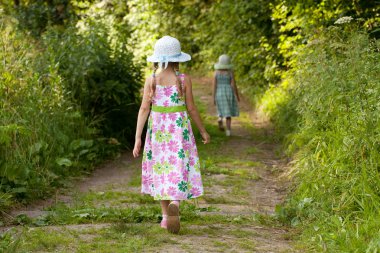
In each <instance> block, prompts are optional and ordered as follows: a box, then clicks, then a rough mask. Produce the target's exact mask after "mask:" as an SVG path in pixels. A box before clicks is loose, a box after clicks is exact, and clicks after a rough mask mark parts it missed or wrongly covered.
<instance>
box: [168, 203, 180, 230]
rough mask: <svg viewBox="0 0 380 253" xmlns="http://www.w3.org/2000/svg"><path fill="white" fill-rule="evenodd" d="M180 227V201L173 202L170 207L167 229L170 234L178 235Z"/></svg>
mask: <svg viewBox="0 0 380 253" xmlns="http://www.w3.org/2000/svg"><path fill="white" fill-rule="evenodd" d="M180 227H181V225H180V222H179V200H173V201H172V202H170V204H169V207H168V222H167V229H168V231H169V232H170V233H174V234H178V232H179V229H180Z"/></svg>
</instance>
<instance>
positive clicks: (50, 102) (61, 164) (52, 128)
mask: <svg viewBox="0 0 380 253" xmlns="http://www.w3.org/2000/svg"><path fill="white" fill-rule="evenodd" d="M2 23H3V24H4V26H3V27H4V28H3V29H2V30H1V31H0V33H1V38H2V39H1V41H0V44H1V51H0V57H1V65H0V72H1V73H2V74H1V79H0V96H1V97H2V98H3V99H2V100H1V101H0V108H1V110H0V122H1V124H0V179H1V183H0V192H1V194H2V195H1V196H0V198H1V202H0V208H2V207H4V206H8V205H9V204H10V203H11V198H14V197H16V198H20V199H21V198H22V199H30V198H35V197H44V196H45V193H46V192H49V191H50V190H51V186H52V185H60V184H62V183H63V181H62V180H63V178H64V177H67V176H68V175H73V174H74V175H75V174H78V172H79V171H81V170H83V169H89V168H91V165H93V164H94V163H96V162H97V161H99V160H100V159H101V157H102V156H103V155H104V152H102V151H101V150H100V147H101V146H102V145H103V144H101V145H100V143H99V142H101V143H102V142H104V141H102V140H97V139H94V137H95V135H94V133H95V130H94V129H93V128H90V127H88V125H89V123H90V122H89V121H87V120H85V118H84V116H83V113H81V111H80V108H79V107H78V106H76V105H75V104H74V103H72V102H71V101H70V100H67V99H65V97H66V92H67V91H65V90H64V89H63V82H64V80H63V79H62V77H61V76H60V75H59V74H58V72H57V68H56V67H55V66H54V65H53V64H50V62H46V61H43V59H42V58H41V57H39V56H40V55H42V54H43V51H42V50H41V49H38V48H37V47H36V46H34V43H33V42H34V41H33V39H32V38H28V37H25V34H20V33H18V32H17V31H15V30H14V26H13V22H11V21H9V19H4V20H2ZM36 59H39V60H40V61H38V60H37V61H36ZM35 63H38V64H39V65H40V67H41V66H45V68H44V69H42V68H40V69H39V71H36V68H37V66H36V64H35ZM61 177H62V178H61Z"/></svg>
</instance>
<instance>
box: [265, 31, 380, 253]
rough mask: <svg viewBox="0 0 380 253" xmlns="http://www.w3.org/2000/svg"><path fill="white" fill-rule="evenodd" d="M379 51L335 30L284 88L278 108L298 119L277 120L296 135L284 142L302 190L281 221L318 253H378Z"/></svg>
mask: <svg viewBox="0 0 380 253" xmlns="http://www.w3.org/2000/svg"><path fill="white" fill-rule="evenodd" d="M379 51H380V44H379V42H378V41H371V40H370V39H369V36H368V35H367V34H365V33H362V32H359V31H357V30H356V29H354V28H352V26H350V25H344V27H343V28H342V27H335V26H331V27H330V28H328V29H325V30H324V31H323V32H322V33H321V35H320V36H319V37H318V38H317V39H314V40H312V41H311V42H310V43H309V44H308V46H307V47H306V48H305V49H304V50H303V53H302V54H301V55H300V56H299V58H298V60H297V61H298V63H297V65H296V66H297V68H296V69H295V71H294V74H293V81H294V83H293V85H291V86H290V88H288V89H284V87H282V88H281V89H282V91H286V95H285V96H286V99H284V101H285V103H278V105H279V106H283V105H285V107H286V108H293V114H292V115H293V116H295V117H292V118H293V121H292V122H287V121H286V115H282V114H278V113H277V114H276V112H275V115H276V119H277V120H278V121H277V122H281V123H282V124H283V127H284V128H288V129H294V131H293V132H291V134H290V135H288V136H287V139H288V141H289V146H288V147H289V148H290V150H292V151H293V152H295V154H294V156H295V162H296V167H297V174H296V175H297V186H296V190H295V192H294V193H293V194H292V196H291V198H290V200H289V202H288V204H287V205H286V206H285V208H282V209H281V208H280V210H279V215H280V217H281V219H283V220H285V221H289V222H290V223H291V224H293V225H303V226H305V227H306V228H307V229H306V231H305V232H304V233H303V238H304V239H305V240H307V241H308V244H309V245H311V246H310V247H311V248H313V249H316V250H318V251H322V250H328V251H329V252H354V251H355V252H375V251H376V249H379V248H380V244H379V240H380V230H379V224H380V218H379V216H378V214H379V212H380V209H379V206H380V170H379V168H380V167H379V161H380V142H379V136H380V113H379V112H380V103H379V97H380V85H379V80H380V65H379V62H380V55H379ZM278 100H279V101H280V102H281V99H278ZM272 112H273V111H272ZM278 112H281V110H278ZM294 121H296V124H294Z"/></svg>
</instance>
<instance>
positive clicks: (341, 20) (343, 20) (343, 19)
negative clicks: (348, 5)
mask: <svg viewBox="0 0 380 253" xmlns="http://www.w3.org/2000/svg"><path fill="white" fill-rule="evenodd" d="M352 20H353V18H352V17H350V16H346V17H341V18H339V19H338V20H337V21H335V23H334V24H335V25H341V24H348V23H350V22H351V21H352Z"/></svg>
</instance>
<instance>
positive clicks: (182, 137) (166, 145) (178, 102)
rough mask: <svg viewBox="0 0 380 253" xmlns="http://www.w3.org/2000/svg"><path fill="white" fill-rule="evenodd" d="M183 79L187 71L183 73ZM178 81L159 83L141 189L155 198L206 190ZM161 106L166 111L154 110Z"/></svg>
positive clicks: (174, 197) (175, 197)
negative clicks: (172, 83)
mask: <svg viewBox="0 0 380 253" xmlns="http://www.w3.org/2000/svg"><path fill="white" fill-rule="evenodd" d="M180 77H181V80H183V78H184V75H181V76H180ZM185 105H186V104H185V101H184V99H183V98H180V97H179V96H178V91H177V87H176V85H170V86H163V85H158V84H157V86H156V92H155V96H154V98H153V102H152V111H151V113H150V116H149V119H148V130H147V134H146V140H145V147H144V153H143V161H142V189H141V192H142V193H145V194H149V195H151V196H153V197H154V199H156V200H185V199H191V198H196V197H199V196H201V195H202V194H203V186H202V178H201V173H200V164H199V158H198V151H197V147H196V144H195V138H194V135H193V131H192V129H191V124H190V119H189V117H188V115H187V111H186V110H185V109H184V110H182V111H176V112H168V111H170V109H173V108H175V107H181V106H182V107H183V108H186V107H185ZM153 107H159V108H161V109H162V110H161V111H165V112H158V111H154V110H153Z"/></svg>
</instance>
